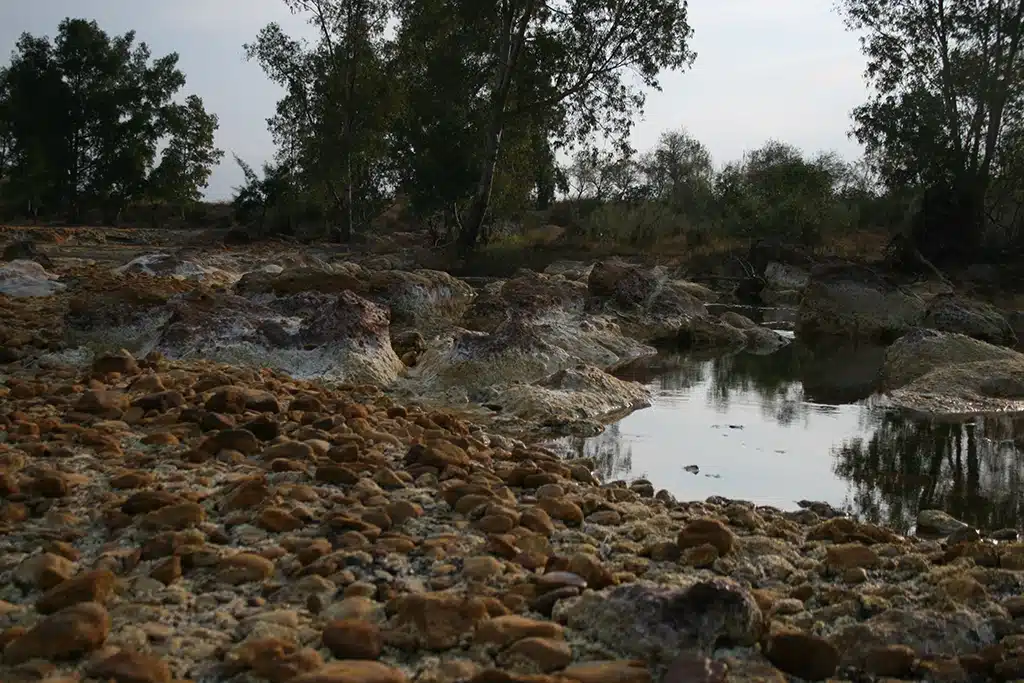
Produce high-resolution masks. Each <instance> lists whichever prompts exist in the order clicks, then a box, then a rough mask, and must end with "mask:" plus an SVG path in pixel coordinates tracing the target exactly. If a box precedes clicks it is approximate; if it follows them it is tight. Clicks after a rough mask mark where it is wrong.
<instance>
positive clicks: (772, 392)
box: [708, 345, 810, 426]
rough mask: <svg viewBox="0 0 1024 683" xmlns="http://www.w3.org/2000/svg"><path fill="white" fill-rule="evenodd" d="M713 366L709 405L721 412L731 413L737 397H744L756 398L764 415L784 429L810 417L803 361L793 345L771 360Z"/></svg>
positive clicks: (740, 359)
mask: <svg viewBox="0 0 1024 683" xmlns="http://www.w3.org/2000/svg"><path fill="white" fill-rule="evenodd" d="M709 365H710V368H709V374H710V376H711V383H710V385H709V387H708V402H709V403H710V404H711V405H712V406H714V407H715V409H716V410H718V411H719V412H723V413H724V412H726V411H728V409H729V405H730V404H731V403H732V402H733V400H734V399H735V397H736V395H737V394H741V395H745V396H746V397H749V396H751V395H753V396H756V397H757V402H758V403H759V407H760V409H761V413H762V414H763V415H765V416H766V417H770V418H772V419H774V420H775V421H777V422H778V423H779V424H782V425H786V426H789V425H792V424H794V423H795V422H796V420H797V419H798V418H801V419H806V417H807V415H808V414H809V413H810V406H809V405H808V404H807V403H806V402H805V400H804V391H803V385H802V384H801V383H800V380H799V377H800V359H799V356H798V354H797V352H796V350H795V348H794V346H793V345H788V346H786V347H784V348H782V349H780V350H779V351H777V352H775V353H773V354H771V355H767V356H758V355H754V354H749V353H739V354H736V355H731V356H722V357H719V358H716V359H714V360H712V361H711V362H710V363H709ZM747 400H749V398H748V399H747Z"/></svg>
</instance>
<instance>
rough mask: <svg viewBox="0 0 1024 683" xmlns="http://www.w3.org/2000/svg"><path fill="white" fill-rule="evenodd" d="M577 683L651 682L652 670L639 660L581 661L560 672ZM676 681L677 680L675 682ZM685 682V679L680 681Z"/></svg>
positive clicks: (680, 682) (679, 682)
mask: <svg viewBox="0 0 1024 683" xmlns="http://www.w3.org/2000/svg"><path fill="white" fill-rule="evenodd" d="M559 675H560V676H562V677H563V678H568V679H569V680H572V681H577V683H651V681H652V678H651V672H650V671H649V670H648V669H647V665H646V664H645V663H644V662H642V661H639V660H635V659H626V660H616V661H603V662H602V661H597V662H580V663H578V664H572V665H570V666H568V667H566V668H565V670H563V671H562V672H561V673H560V674H559ZM673 683H675V682H673ZM678 683H683V681H681V680H680V681H678Z"/></svg>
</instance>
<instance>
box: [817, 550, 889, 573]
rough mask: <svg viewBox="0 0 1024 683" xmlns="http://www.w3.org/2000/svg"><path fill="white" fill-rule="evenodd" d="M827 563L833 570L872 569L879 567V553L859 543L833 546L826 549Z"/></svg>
mask: <svg viewBox="0 0 1024 683" xmlns="http://www.w3.org/2000/svg"><path fill="white" fill-rule="evenodd" d="M826 557H827V559H826V562H827V563H828V566H829V567H830V568H831V569H833V570H838V571H842V570H844V569H859V568H869V569H870V568H872V567H876V566H878V564H879V562H880V559H879V557H878V553H876V552H875V551H874V550H872V549H871V548H868V547H867V546H864V545H861V544H859V543H847V544H843V545H832V546H829V547H828V548H827V549H826Z"/></svg>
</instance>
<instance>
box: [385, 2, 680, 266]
mask: <svg viewBox="0 0 1024 683" xmlns="http://www.w3.org/2000/svg"><path fill="white" fill-rule="evenodd" d="M399 7H400V10H399V17H400V22H401V28H400V31H401V32H404V33H405V34H407V35H408V34H411V33H419V34H422V33H424V32H427V31H430V30H436V31H437V32H439V33H441V32H443V33H444V34H445V35H446V36H448V39H447V40H448V42H447V43H446V44H447V45H448V46H458V48H459V52H455V49H454V47H451V49H450V50H449V54H448V55H447V58H448V59H449V60H450V62H452V69H451V70H450V71H449V72H448V74H449V75H448V76H447V77H444V78H439V79H438V80H435V81H433V83H434V84H436V85H437V86H438V87H439V89H440V90H439V91H444V92H447V93H449V95H448V96H447V97H443V98H439V99H440V101H442V102H444V103H445V104H446V105H449V106H453V107H455V108H456V109H458V110H459V111H460V112H463V113H464V114H465V115H466V118H467V119H468V120H469V123H470V127H469V129H468V133H469V135H468V139H469V140H471V142H465V143H464V142H462V140H463V138H464V137H466V136H465V135H460V136H458V138H457V139H458V143H459V144H460V145H462V146H464V147H466V148H467V151H466V153H465V154H464V156H463V157H462V158H461V159H460V170H459V172H460V173H462V172H463V171H462V168H464V166H465V164H466V163H467V162H471V166H470V167H471V168H472V175H473V177H474V180H473V189H472V193H471V195H472V199H471V201H470V204H469V210H468V212H467V215H466V217H465V219H464V220H463V222H462V229H461V233H460V243H461V246H462V247H463V248H464V249H466V250H470V249H472V248H474V247H475V246H476V244H477V243H478V242H479V241H480V238H481V234H482V233H481V231H482V226H483V224H484V222H485V220H486V218H487V213H488V209H489V207H490V204H491V196H492V192H493V189H494V185H495V177H496V174H497V172H498V170H499V168H500V161H501V157H502V153H503V151H502V150H503V148H504V147H505V145H506V143H507V137H508V136H509V134H510V133H513V134H514V133H515V131H517V130H520V129H521V128H522V127H524V126H523V124H524V122H528V123H527V125H534V126H539V127H540V128H541V129H544V130H546V135H547V137H548V138H549V139H551V140H553V141H554V144H555V145H556V146H564V145H567V144H569V143H571V142H574V141H580V140H586V139H588V138H590V137H592V136H593V134H595V133H602V134H606V135H608V136H611V137H614V138H616V139H618V140H625V139H626V138H627V136H628V133H629V130H630V128H631V126H632V123H633V119H634V117H635V115H636V114H637V113H638V112H640V111H642V107H643V104H644V94H643V90H642V88H644V87H651V88H656V87H658V75H659V74H660V73H661V71H662V70H664V69H677V68H683V67H685V66H687V65H689V64H690V63H691V61H692V60H693V58H694V54H693V53H692V52H691V51H690V49H689V47H688V41H689V38H690V36H691V33H692V32H691V30H690V27H689V24H688V23H687V13H686V2H685V1H684V0H556V1H553V2H539V1H538V0H500V1H499V2H494V3H480V2H477V1H475V0H455V1H454V2H440V1H439V0H399ZM431 8H433V9H431ZM417 21H419V22H424V23H421V24H420V25H418V26H417V25H414V23H413V22H417ZM431 27H433V29H431ZM432 42H433V43H440V42H442V41H440V40H435V41H432ZM633 77H635V78H633ZM456 78H458V80H456Z"/></svg>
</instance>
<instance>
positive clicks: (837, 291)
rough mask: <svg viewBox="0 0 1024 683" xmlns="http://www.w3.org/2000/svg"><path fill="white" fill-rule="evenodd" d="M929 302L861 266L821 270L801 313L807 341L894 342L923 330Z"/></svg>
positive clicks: (810, 281)
mask: <svg viewBox="0 0 1024 683" xmlns="http://www.w3.org/2000/svg"><path fill="white" fill-rule="evenodd" d="M924 316H925V302H924V300H922V299H921V298H920V297H918V296H916V295H914V294H913V293H912V292H910V291H908V290H906V289H905V288H901V287H899V286H898V285H897V284H895V283H894V282H892V281H890V280H889V279H887V278H885V277H883V276H882V275H880V274H879V273H876V272H875V271H873V270H871V269H869V268H866V267H863V266H857V265H848V264H829V265H823V266H817V267H815V268H814V269H813V270H812V271H811V274H810V278H809V279H808V282H807V287H806V288H805V289H804V294H803V297H802V298H801V300H800V307H799V309H798V314H797V318H798V319H797V334H798V335H799V336H801V337H832V336H835V337H856V338H864V339H871V340H880V341H891V340H892V339H895V338H896V337H899V336H900V335H902V334H905V333H907V332H909V331H910V330H912V329H914V328H915V327H918V326H919V325H920V323H921V321H922V320H923V319H924Z"/></svg>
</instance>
